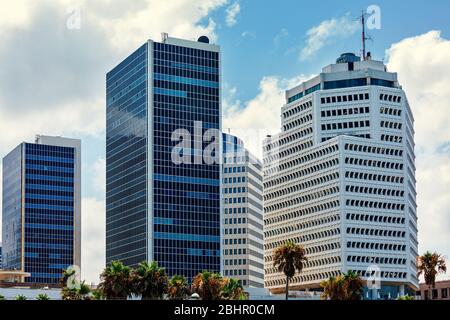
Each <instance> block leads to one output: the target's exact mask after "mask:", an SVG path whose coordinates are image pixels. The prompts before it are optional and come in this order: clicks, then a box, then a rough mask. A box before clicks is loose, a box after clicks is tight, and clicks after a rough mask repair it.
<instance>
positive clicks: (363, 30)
mask: <svg viewBox="0 0 450 320" xmlns="http://www.w3.org/2000/svg"><path fill="white" fill-rule="evenodd" d="M361 25H362V45H363V49H362V50H363V61H365V60H366V40H367V38H366V22H365V19H364V11H362V14H361Z"/></svg>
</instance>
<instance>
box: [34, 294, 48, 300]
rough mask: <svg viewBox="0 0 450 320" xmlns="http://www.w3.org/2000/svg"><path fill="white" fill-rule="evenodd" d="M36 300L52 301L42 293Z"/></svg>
mask: <svg viewBox="0 0 450 320" xmlns="http://www.w3.org/2000/svg"><path fill="white" fill-rule="evenodd" d="M36 300H41V301H44V300H50V297H49V296H48V295H46V294H45V293H40V294H38V295H37V296H36Z"/></svg>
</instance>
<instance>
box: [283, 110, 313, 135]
mask: <svg viewBox="0 0 450 320" xmlns="http://www.w3.org/2000/svg"><path fill="white" fill-rule="evenodd" d="M312 118H313V117H312V114H311V113H309V114H308V115H306V116H304V117H302V118H299V119H296V120H294V121H291V122H288V123H286V124H285V125H284V126H283V131H286V130H290V129H292V128H296V127H298V126H301V125H302V124H304V123H307V122H309V121H311V120H312Z"/></svg>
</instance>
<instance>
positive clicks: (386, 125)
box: [380, 120, 403, 130]
mask: <svg viewBox="0 0 450 320" xmlns="http://www.w3.org/2000/svg"><path fill="white" fill-rule="evenodd" d="M380 127H382V128H388V129H396V130H401V129H402V127H403V125H402V124H401V123H399V122H392V121H384V120H383V121H381V122H380Z"/></svg>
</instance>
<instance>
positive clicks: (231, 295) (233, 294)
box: [221, 278, 246, 300]
mask: <svg viewBox="0 0 450 320" xmlns="http://www.w3.org/2000/svg"><path fill="white" fill-rule="evenodd" d="M221 297H222V299H225V300H246V295H245V292H244V288H242V285H241V284H240V282H239V281H238V280H236V279H232V278H231V279H228V278H227V279H224V280H223V282H222V290H221Z"/></svg>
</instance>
